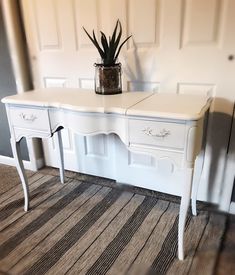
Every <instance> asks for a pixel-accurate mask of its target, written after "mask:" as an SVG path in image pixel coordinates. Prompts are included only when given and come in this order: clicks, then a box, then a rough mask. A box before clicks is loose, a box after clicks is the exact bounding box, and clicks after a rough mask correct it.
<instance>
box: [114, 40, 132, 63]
mask: <svg viewBox="0 0 235 275" xmlns="http://www.w3.org/2000/svg"><path fill="white" fill-rule="evenodd" d="M131 36H132V35H130V36H128V37H127V38H126V39H125V40H124V41H123V42H122V44H121V45H120V46H119V48H118V51H117V54H116V55H115V61H116V59H117V58H118V55H119V53H120V51H121V48H122V46H123V45H124V44H125V43H126V42H127V40H128V39H129V38H131Z"/></svg>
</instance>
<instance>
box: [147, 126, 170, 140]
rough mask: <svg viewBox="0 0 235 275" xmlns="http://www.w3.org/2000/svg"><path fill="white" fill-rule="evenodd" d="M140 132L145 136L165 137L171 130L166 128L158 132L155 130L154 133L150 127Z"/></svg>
mask: <svg viewBox="0 0 235 275" xmlns="http://www.w3.org/2000/svg"><path fill="white" fill-rule="evenodd" d="M142 132H143V133H144V134H145V135H147V136H151V137H160V138H165V137H167V136H169V135H170V134H171V132H170V131H169V130H166V129H162V130H161V131H160V132H159V133H156V132H155V133H154V130H153V129H151V128H150V127H147V128H144V129H143V130H142Z"/></svg>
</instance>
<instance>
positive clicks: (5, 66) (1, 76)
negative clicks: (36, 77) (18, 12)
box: [0, 5, 29, 160]
mask: <svg viewBox="0 0 235 275" xmlns="http://www.w3.org/2000/svg"><path fill="white" fill-rule="evenodd" d="M16 93H17V91H16V84H15V79H14V75H13V71H12V66H11V60H10V55H9V50H8V45H7V39H6V33H5V30H4V24H3V18H2V10H1V5H0V99H2V98H3V97H5V96H9V95H13V94H16ZM21 152H22V157H23V159H26V160H28V159H29V158H28V151H27V146H26V142H25V141H23V142H21ZM0 155H3V156H7V157H12V151H11V146H10V131H9V127H8V123H7V116H6V111H5V106H4V104H2V103H0Z"/></svg>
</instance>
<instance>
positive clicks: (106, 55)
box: [83, 20, 131, 94]
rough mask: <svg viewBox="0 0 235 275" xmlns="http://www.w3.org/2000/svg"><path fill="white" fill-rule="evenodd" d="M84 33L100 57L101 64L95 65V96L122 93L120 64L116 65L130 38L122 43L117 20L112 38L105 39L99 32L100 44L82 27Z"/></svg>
mask: <svg viewBox="0 0 235 275" xmlns="http://www.w3.org/2000/svg"><path fill="white" fill-rule="evenodd" d="M83 29H84V31H85V32H86V34H87V35H88V37H89V38H90V40H91V41H92V43H93V44H94V45H95V47H96V49H97V50H98V52H99V55H100V57H101V63H95V67H96V73H95V92H96V93H97V94H118V93H121V92H122V81H121V63H117V60H118V56H119V53H120V51H121V48H122V46H123V45H124V44H125V43H126V42H127V40H128V39H129V38H130V37H131V35H130V36H128V37H127V38H126V39H125V40H124V41H123V42H122V43H120V41H121V36H122V26H121V23H120V21H119V20H117V23H116V25H115V28H114V30H113V34H112V37H109V39H107V37H106V35H105V34H104V33H103V32H102V31H101V32H100V33H101V38H100V40H101V43H100V44H99V42H98V40H97V38H96V36H95V32H94V30H93V33H92V36H91V35H90V34H89V33H88V32H87V30H86V29H85V28H84V27H83Z"/></svg>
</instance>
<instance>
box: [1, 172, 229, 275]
mask: <svg viewBox="0 0 235 275" xmlns="http://www.w3.org/2000/svg"><path fill="white" fill-rule="evenodd" d="M9 181H11V178H9ZM104 181H106V182H105V183H104ZM107 182H109V184H107ZM112 183H113V181H108V180H104V179H102V178H97V177H86V176H84V175H83V176H79V174H78V176H77V177H76V178H71V177H70V178H67V180H66V184H61V183H60V182H59V178H58V177H57V176H54V175H50V174H43V173H39V172H38V173H34V174H33V173H31V174H30V175H29V184H30V193H31V210H30V211H29V212H28V213H25V212H24V211H23V198H22V190H21V185H20V184H17V185H14V186H13V187H11V188H10V189H9V188H5V189H3V192H2V193H1V195H0V203H1V206H0V270H1V272H2V273H1V272H0V273H1V274H30V275H31V274H33V275H35V274H45V273H46V274H90V275H91V274H115V275H116V274H117V275H119V274H213V270H214V267H215V263H216V259H217V254H218V251H219V248H220V244H221V239H222V236H223V233H224V230H225V217H224V216H222V215H219V214H217V213H209V212H208V211H206V210H203V207H201V208H202V209H201V210H200V213H199V215H198V216H197V217H192V216H191V215H189V216H188V219H187V225H186V232H185V249H186V259H185V260H184V261H179V260H178V259H177V257H176V256H177V255H176V254H177V228H178V212H179V204H178V203H177V202H175V201H171V200H163V199H161V197H160V198H159V197H158V196H157V195H155V196H153V195H151V196H150V195H146V194H144V193H143V194H142V193H141V192H132V191H133V190H134V191H135V190H136V189H133V190H132V191H131V189H123V188H121V187H120V186H115V187H112Z"/></svg>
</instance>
